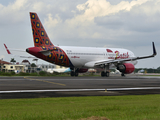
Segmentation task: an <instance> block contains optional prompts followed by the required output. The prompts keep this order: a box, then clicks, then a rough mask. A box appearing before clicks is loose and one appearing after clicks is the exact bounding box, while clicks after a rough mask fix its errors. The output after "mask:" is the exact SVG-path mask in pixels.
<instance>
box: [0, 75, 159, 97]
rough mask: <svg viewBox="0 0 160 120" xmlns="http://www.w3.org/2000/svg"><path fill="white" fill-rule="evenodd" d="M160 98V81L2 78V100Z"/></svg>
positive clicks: (0, 94)
mask: <svg viewBox="0 0 160 120" xmlns="http://www.w3.org/2000/svg"><path fill="white" fill-rule="evenodd" d="M146 94H160V77H144V76H126V77H121V76H110V77H81V76H79V77H23V76H22V77H0V99H14V98H42V97H71V96H117V95H146Z"/></svg>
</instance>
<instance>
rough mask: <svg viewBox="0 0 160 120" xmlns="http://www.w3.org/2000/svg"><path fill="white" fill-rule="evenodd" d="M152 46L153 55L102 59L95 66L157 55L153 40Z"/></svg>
mask: <svg viewBox="0 0 160 120" xmlns="http://www.w3.org/2000/svg"><path fill="white" fill-rule="evenodd" d="M152 46H153V54H152V55H148V56H142V57H132V58H126V59H116V60H109V61H108V60H102V61H97V62H95V64H94V66H99V65H104V64H105V65H106V64H110V63H113V64H114V63H123V62H125V61H134V60H139V59H145V58H151V57H154V56H156V55H157V52H156V49H155V45H154V42H152Z"/></svg>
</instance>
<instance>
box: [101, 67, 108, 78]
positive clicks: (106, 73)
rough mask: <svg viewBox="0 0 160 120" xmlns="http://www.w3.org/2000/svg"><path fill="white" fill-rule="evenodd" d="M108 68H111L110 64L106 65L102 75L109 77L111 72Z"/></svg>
mask: <svg viewBox="0 0 160 120" xmlns="http://www.w3.org/2000/svg"><path fill="white" fill-rule="evenodd" d="M107 70H109V64H108V65H104V71H102V72H101V77H109V72H108V71H107Z"/></svg>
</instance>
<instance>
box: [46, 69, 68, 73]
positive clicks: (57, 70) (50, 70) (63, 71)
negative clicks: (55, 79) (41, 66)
mask: <svg viewBox="0 0 160 120" xmlns="http://www.w3.org/2000/svg"><path fill="white" fill-rule="evenodd" d="M47 72H49V73H53V72H54V73H68V72H71V69H70V68H58V69H57V68H56V69H48V70H47Z"/></svg>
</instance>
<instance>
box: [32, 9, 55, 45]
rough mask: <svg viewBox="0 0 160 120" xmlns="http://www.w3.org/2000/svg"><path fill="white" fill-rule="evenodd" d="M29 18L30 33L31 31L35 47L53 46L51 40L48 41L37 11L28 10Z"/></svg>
mask: <svg viewBox="0 0 160 120" xmlns="http://www.w3.org/2000/svg"><path fill="white" fill-rule="evenodd" d="M30 18H31V26H32V33H33V41H34V46H35V47H41V46H44V47H48V46H53V44H52V42H51V41H50V39H49V37H48V35H47V33H46V31H45V29H44V27H43V25H42V23H41V21H40V19H39V17H38V15H37V13H32V12H30Z"/></svg>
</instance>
